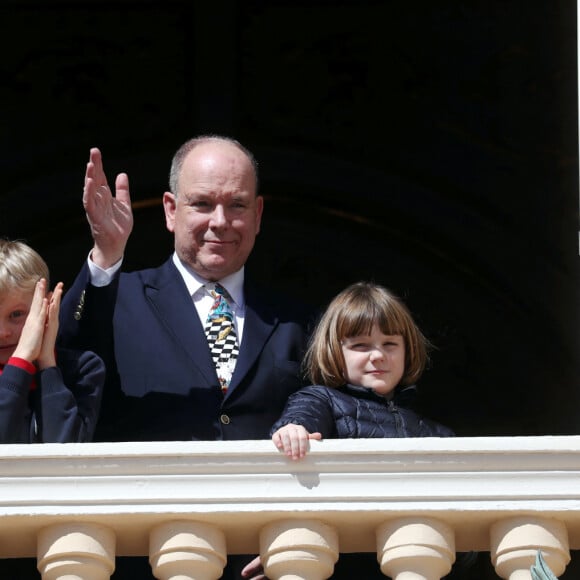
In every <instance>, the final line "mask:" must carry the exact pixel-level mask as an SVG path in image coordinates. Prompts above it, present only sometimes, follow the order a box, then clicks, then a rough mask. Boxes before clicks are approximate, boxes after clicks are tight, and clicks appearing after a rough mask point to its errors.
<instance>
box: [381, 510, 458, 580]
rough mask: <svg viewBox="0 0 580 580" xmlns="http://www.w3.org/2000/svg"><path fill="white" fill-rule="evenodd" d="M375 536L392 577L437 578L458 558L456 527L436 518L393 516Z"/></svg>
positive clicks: (408, 579)
mask: <svg viewBox="0 0 580 580" xmlns="http://www.w3.org/2000/svg"><path fill="white" fill-rule="evenodd" d="M376 537H377V555H378V560H379V563H380V566H381V571H382V572H383V574H385V575H386V576H389V577H391V578H392V579H393V580H438V579H439V578H442V577H443V576H445V575H446V574H447V573H448V572H449V571H450V570H451V566H452V565H453V562H454V561H455V536H454V533H453V530H452V529H451V528H450V527H449V526H448V525H447V524H445V523H444V522H441V521H439V520H436V519H433V518H422V517H408V518H399V519H396V520H391V521H388V522H385V523H384V524H383V525H381V526H380V527H379V528H378V529H377V532H376Z"/></svg>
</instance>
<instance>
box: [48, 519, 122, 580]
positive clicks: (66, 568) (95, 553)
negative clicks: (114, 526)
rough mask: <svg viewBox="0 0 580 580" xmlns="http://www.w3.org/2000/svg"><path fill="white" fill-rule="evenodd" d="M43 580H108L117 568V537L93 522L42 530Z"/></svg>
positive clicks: (61, 525) (59, 525)
mask: <svg viewBox="0 0 580 580" xmlns="http://www.w3.org/2000/svg"><path fill="white" fill-rule="evenodd" d="M37 558H38V570H39V571H40V574H41V576H42V580H106V579H108V578H110V577H111V574H112V573H113V571H114V569H115V534H114V532H113V531H112V530H110V529H109V528H107V527H105V526H102V525H99V524H90V523H70V524H57V525H54V526H50V527H48V528H44V529H42V530H41V531H40V532H39V534H38V541H37Z"/></svg>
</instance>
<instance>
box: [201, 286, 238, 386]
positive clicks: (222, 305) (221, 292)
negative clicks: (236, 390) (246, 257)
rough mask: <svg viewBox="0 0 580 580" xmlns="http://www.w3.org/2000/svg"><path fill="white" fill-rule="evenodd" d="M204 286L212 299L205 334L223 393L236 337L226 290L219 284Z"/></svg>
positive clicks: (235, 350)
mask: <svg viewBox="0 0 580 580" xmlns="http://www.w3.org/2000/svg"><path fill="white" fill-rule="evenodd" d="M206 288H207V290H208V292H209V293H210V294H211V296H212V298H213V299H214V300H213V305H212V307H211V310H210V311H209V314H208V317H207V322H206V324H205V334H206V336H207V342H208V344H209V348H210V350H211V356H212V358H213V362H214V364H215V368H216V371H217V375H218V379H219V381H220V386H221V388H222V391H223V392H224V393H225V391H226V390H227V388H228V386H229V384H230V381H231V379H232V375H233V373H234V368H235V366H236V360H237V358H238V353H239V346H238V337H237V335H236V327H235V325H234V315H233V313H232V310H231V308H230V305H229V303H228V298H229V295H228V292H227V290H226V289H225V288H224V287H223V286H221V285H220V284H208V285H206ZM230 299H231V298H230Z"/></svg>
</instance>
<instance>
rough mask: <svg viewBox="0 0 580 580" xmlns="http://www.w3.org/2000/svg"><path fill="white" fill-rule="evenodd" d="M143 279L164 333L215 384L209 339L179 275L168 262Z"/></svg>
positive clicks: (146, 293)
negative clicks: (208, 344)
mask: <svg viewBox="0 0 580 580" xmlns="http://www.w3.org/2000/svg"><path fill="white" fill-rule="evenodd" d="M148 273H150V274H151V275H150V276H144V280H143V281H144V285H145V295H146V297H147V300H148V301H149V303H150V305H151V308H152V309H153V311H154V312H155V313H156V315H157V316H158V318H159V321H160V323H161V325H162V326H163V327H164V329H165V331H166V332H167V333H168V334H169V335H170V336H171V337H172V339H173V341H174V342H175V343H176V344H177V345H178V346H177V348H181V349H183V350H185V352H186V353H187V354H188V356H189V358H190V359H191V360H192V362H193V364H194V365H195V366H196V367H197V368H198V369H199V371H200V372H201V374H202V375H203V376H204V377H205V379H206V381H207V382H208V384H215V383H216V382H217V376H216V372H215V367H214V364H213V361H212V360H211V355H210V352H209V348H208V346H207V339H206V337H205V333H204V330H203V327H202V325H201V322H200V320H199V316H198V315H197V311H196V309H195V306H194V305H193V302H192V300H191V296H189V293H188V291H187V287H186V285H185V282H184V281H183V279H182V278H181V276H180V274H179V272H178V271H177V269H176V268H175V266H174V265H173V262H172V261H171V260H168V261H167V262H165V264H163V266H161V268H158V269H156V270H150V271H149V272H148Z"/></svg>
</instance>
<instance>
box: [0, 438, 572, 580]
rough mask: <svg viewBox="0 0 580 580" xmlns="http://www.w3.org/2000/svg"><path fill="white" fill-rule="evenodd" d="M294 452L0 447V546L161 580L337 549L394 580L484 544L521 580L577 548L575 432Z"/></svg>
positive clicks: (257, 447)
mask: <svg viewBox="0 0 580 580" xmlns="http://www.w3.org/2000/svg"><path fill="white" fill-rule="evenodd" d="M311 447H312V450H311V452H310V453H309V454H308V456H307V457H306V458H305V459H304V460H302V461H298V462H293V461H289V460H288V459H286V457H284V456H283V455H281V454H280V453H279V452H278V451H277V450H276V449H275V448H274V446H273V444H272V443H271V442H270V441H233V442H232V441H228V442H225V441H223V442H220V441H216V442H169V443H160V442H151V443H116V444H108V443H90V444H65V445H58V444H46V445H4V446H0V558H17V557H37V558H38V564H39V569H40V570H41V573H42V575H43V579H44V580H57V579H58V580H73V579H81V578H82V579H83V580H97V579H98V580H101V579H104V578H107V577H109V576H110V574H111V572H112V567H113V565H114V558H115V556H148V557H149V560H150V562H151V566H152V568H153V570H155V574H156V575H157V576H158V577H159V578H160V579H163V580H165V579H167V580H170V579H175V580H176V579H180V580H186V579H188V580H189V579H193V578H196V579H206V578H207V579H208V580H210V579H213V578H218V577H219V575H220V574H221V570H222V568H223V566H224V564H225V558H226V555H227V554H257V553H258V552H259V551H261V552H262V558H263V560H264V563H265V564H266V566H267V568H268V572H269V573H270V574H271V575H272V578H283V579H289V578H301V579H304V580H318V579H322V578H325V577H327V576H328V575H329V574H331V573H332V568H333V566H334V563H335V559H336V558H337V557H340V555H339V553H345V552H371V553H374V554H378V559H377V569H378V568H379V566H381V567H382V570H383V573H385V574H388V575H389V576H391V577H392V578H396V580H411V579H412V580H420V579H425V580H427V579H428V580H431V579H435V578H439V577H441V576H442V575H444V574H445V573H446V572H447V570H448V569H449V567H450V566H451V564H452V562H453V559H454V557H455V552H467V551H471V550H473V551H479V552H487V554H486V555H485V556H484V557H490V558H491V561H492V562H493V565H494V566H495V569H496V571H497V574H498V576H499V577H501V578H506V579H509V580H529V579H530V578H531V575H530V573H529V566H531V564H532V563H533V560H534V558H535V553H536V551H537V550H542V554H543V556H544V559H545V560H546V561H547V563H548V565H549V566H550V567H551V568H552V570H553V571H554V573H555V574H557V575H560V574H562V573H563V571H564V570H565V568H566V566H567V564H568V562H569V558H570V550H579V549H580V437H577V436H573V437H513V438H452V439H447V438H445V439H437V438H428V439H360V440H340V441H339V440H328V441H322V442H318V441H313V442H312V445H311Z"/></svg>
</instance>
